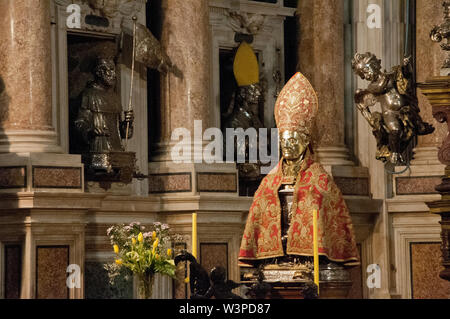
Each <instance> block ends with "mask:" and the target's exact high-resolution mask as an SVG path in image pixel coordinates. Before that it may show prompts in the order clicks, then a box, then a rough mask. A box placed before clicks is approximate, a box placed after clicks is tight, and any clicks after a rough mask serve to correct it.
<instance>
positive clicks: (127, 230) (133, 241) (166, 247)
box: [106, 222, 180, 299]
mask: <svg viewBox="0 0 450 319" xmlns="http://www.w3.org/2000/svg"><path fill="white" fill-rule="evenodd" d="M107 234H108V236H109V238H110V240H111V244H112V245H113V248H114V253H115V254H116V259H115V264H114V265H109V266H108V267H106V269H108V272H109V276H110V278H111V279H113V278H115V277H116V276H117V275H118V273H119V272H120V270H121V268H122V267H126V268H128V269H129V270H130V271H131V272H133V274H134V275H135V276H136V277H137V278H138V280H139V298H140V299H149V298H151V295H152V290H153V284H154V280H155V275H156V274H158V273H159V274H162V275H166V276H169V277H172V278H175V270H176V267H175V262H174V259H173V251H172V248H171V245H172V243H173V242H176V241H179V240H180V236H178V235H171V234H170V233H169V226H168V225H167V224H161V223H160V222H155V223H153V225H152V226H151V227H150V229H148V231H146V229H145V227H144V226H142V225H141V224H140V223H136V222H134V223H131V224H129V225H124V224H122V225H115V226H112V227H110V228H109V229H108V230H107Z"/></svg>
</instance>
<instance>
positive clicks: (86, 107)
mask: <svg viewBox="0 0 450 319" xmlns="http://www.w3.org/2000/svg"><path fill="white" fill-rule="evenodd" d="M93 75H94V81H92V82H90V83H89V84H88V85H87V87H86V88H85V89H84V91H83V92H82V100H81V106H80V109H79V112H78V116H77V118H76V120H75V127H76V128H77V130H78V131H79V132H80V134H81V136H82V137H83V139H84V141H85V142H86V144H87V145H88V150H87V151H86V152H84V153H83V154H82V156H83V162H84V163H85V165H86V169H87V175H88V176H91V177H92V178H93V179H95V177H101V179H105V178H106V179H108V177H110V178H113V177H116V178H118V179H117V180H115V178H113V181H121V182H131V179H132V176H133V173H134V170H135V155H134V153H130V152H125V149H124V147H123V145H122V139H125V138H128V139H129V138H131V137H132V135H133V121H134V113H133V111H132V110H130V111H125V112H124V116H123V119H122V106H121V104H120V102H119V101H120V98H119V96H118V95H117V94H116V93H115V92H114V86H115V83H116V78H117V75H116V66H115V63H114V61H113V60H112V59H106V58H99V59H97V61H96V63H95V67H94V69H93ZM127 127H128V129H127ZM127 133H128V135H127ZM118 174H119V175H120V177H117V175H118Z"/></svg>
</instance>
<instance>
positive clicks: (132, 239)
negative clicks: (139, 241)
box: [131, 237, 136, 245]
mask: <svg viewBox="0 0 450 319" xmlns="http://www.w3.org/2000/svg"><path fill="white" fill-rule="evenodd" d="M131 243H132V244H133V245H136V238H134V237H133V238H131Z"/></svg>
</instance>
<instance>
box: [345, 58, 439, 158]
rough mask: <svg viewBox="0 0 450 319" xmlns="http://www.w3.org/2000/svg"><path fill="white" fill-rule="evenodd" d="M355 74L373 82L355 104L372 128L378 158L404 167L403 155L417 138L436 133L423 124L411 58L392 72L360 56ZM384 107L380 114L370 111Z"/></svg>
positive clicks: (355, 62) (356, 98)
mask: <svg viewBox="0 0 450 319" xmlns="http://www.w3.org/2000/svg"><path fill="white" fill-rule="evenodd" d="M352 68H353V71H354V72H355V73H356V74H357V75H358V76H359V77H361V78H362V79H364V80H367V81H369V82H370V84H369V86H368V87H367V89H365V90H357V91H356V94H355V102H356V105H357V107H358V109H359V110H360V112H361V114H362V115H363V116H364V118H365V119H366V120H367V122H369V124H370V126H371V127H372V130H373V134H374V136H375V138H376V140H377V148H378V151H377V155H376V158H377V159H378V160H381V161H383V162H388V161H389V162H391V163H393V164H401V163H404V159H403V156H402V154H403V153H404V151H405V150H406V148H407V147H408V145H409V143H410V142H411V140H412V139H413V138H414V137H415V136H417V135H427V134H431V133H433V132H434V127H433V126H431V125H430V124H429V123H426V122H424V121H423V120H422V118H421V117H420V115H419V112H420V110H419V107H418V101H417V98H416V97H415V94H414V91H413V90H414V89H413V86H412V83H411V79H412V76H411V75H412V68H411V61H410V58H405V59H404V60H403V63H402V65H400V66H395V67H393V68H392V71H391V72H386V71H384V72H382V71H381V60H379V59H377V57H376V56H375V55H374V54H372V53H370V52H367V53H365V54H360V53H356V54H355V57H354V58H353V61H352ZM377 103H379V104H380V105H381V113H380V112H371V111H370V107H373V106H375V105H376V104H377Z"/></svg>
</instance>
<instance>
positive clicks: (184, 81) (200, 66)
mask: <svg viewBox="0 0 450 319" xmlns="http://www.w3.org/2000/svg"><path fill="white" fill-rule="evenodd" d="M161 6H162V36H161V43H162V46H163V48H164V49H165V51H166V52H167V53H168V55H169V56H170V59H171V60H172V62H173V63H174V64H175V65H176V66H177V67H178V68H179V69H180V70H181V72H182V74H183V76H182V78H181V77H177V76H175V75H174V74H168V75H167V76H161V92H162V93H161V118H160V123H161V132H160V135H161V137H160V143H159V144H158V145H157V147H156V149H154V150H153V152H152V154H151V156H152V161H167V160H170V149H171V146H173V144H174V143H176V142H172V141H171V135H172V132H173V131H174V130H175V129H176V128H186V129H188V130H189V131H190V132H191V138H192V139H193V138H194V121H202V122H201V124H202V129H201V133H203V131H204V130H206V129H207V128H209V127H210V123H211V120H210V107H211V103H210V79H211V75H210V68H211V65H210V64H211V49H210V47H211V34H210V31H209V6H208V1H197V0H163V1H162V4H161ZM155 120H156V119H155ZM197 150H198V149H197ZM168 156H169V157H168Z"/></svg>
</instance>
